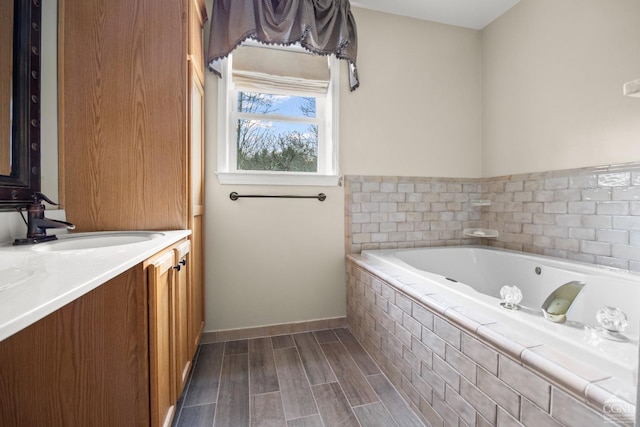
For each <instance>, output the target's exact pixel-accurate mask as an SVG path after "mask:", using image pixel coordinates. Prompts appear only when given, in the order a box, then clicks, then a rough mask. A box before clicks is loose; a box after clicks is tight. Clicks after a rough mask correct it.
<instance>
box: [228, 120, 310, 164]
mask: <svg viewBox="0 0 640 427" xmlns="http://www.w3.org/2000/svg"><path fill="white" fill-rule="evenodd" d="M236 141H237V149H238V165H237V168H238V170H262V171H283V172H317V171H318V126H317V125H309V124H302V123H287V122H274V121H267V120H244V119H240V120H238V123H237V127H236Z"/></svg>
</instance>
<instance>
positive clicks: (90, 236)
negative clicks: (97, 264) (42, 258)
mask: <svg viewBox="0 0 640 427" xmlns="http://www.w3.org/2000/svg"><path fill="white" fill-rule="evenodd" d="M162 236H164V234H163V233H158V232H152V231H107V232H99V233H75V234H63V235H60V236H58V240H53V241H50V242H45V243H38V244H36V245H33V246H31V250H32V251H37V252H49V251H74V250H79V249H99V248H107V247H110V246H120V245H130V244H133V243H141V242H147V241H149V240H152V239H156V238H158V237H162Z"/></svg>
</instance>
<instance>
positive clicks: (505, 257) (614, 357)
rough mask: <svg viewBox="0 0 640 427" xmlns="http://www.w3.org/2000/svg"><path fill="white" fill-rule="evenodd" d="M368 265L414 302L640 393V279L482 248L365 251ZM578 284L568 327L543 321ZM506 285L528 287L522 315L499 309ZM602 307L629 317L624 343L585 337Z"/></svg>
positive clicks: (639, 276) (548, 259)
mask: <svg viewBox="0 0 640 427" xmlns="http://www.w3.org/2000/svg"><path fill="white" fill-rule="evenodd" d="M362 260H363V262H364V263H367V264H369V265H371V266H372V267H373V268H374V269H377V270H378V271H381V272H383V274H384V275H385V276H387V277H391V278H394V279H395V281H396V282H397V283H400V284H401V285H402V286H403V287H404V288H405V289H404V290H405V291H406V292H407V294H409V295H410V296H412V297H414V298H417V297H420V296H429V297H431V298H432V299H433V300H435V301H440V302H443V304H444V306H445V307H446V306H448V307H450V308H452V309H456V310H466V311H467V312H469V313H475V317H476V318H479V319H481V322H480V323H482V324H486V325H490V324H493V323H502V324H503V325H505V326H506V327H508V328H511V329H514V330H516V331H518V333H519V334H520V335H524V336H527V337H530V338H531V340H532V341H533V342H536V343H540V344H541V345H545V346H551V349H553V353H555V354H558V353H559V354H562V355H563V357H565V358H568V360H569V362H566V363H564V365H565V367H566V365H571V360H575V361H576V362H579V363H581V364H587V365H588V366H589V367H592V368H595V371H596V372H597V375H595V376H593V378H597V377H598V376H601V377H602V378H609V377H611V378H617V379H619V380H621V381H622V383H623V384H625V386H628V387H629V389H630V390H633V391H635V388H636V384H637V379H638V374H637V372H638V330H639V326H640V275H636V274H633V273H625V272H620V271H614V270H611V269H605V268H600V267H597V266H592V265H588V264H583V263H577V262H571V261H563V260H558V259H556V258H550V257H544V256H536V255H528V254H523V253H521V252H513V251H507V250H500V249H494V248H488V247H479V246H465V247H442V248H424V249H403V250H379V251H363V252H362ZM538 272H539V274H538ZM573 280H578V281H582V282H585V283H586V285H585V287H584V290H583V292H582V293H581V294H580V295H579V296H578V298H577V299H576V301H575V302H574V304H573V305H572V307H571V310H570V312H569V315H568V320H567V322H566V323H564V324H557V323H553V322H550V321H548V320H545V319H544V317H543V315H542V311H541V310H540V308H541V306H542V303H543V302H544V300H545V299H546V298H547V296H548V295H549V294H550V293H552V292H553V291H554V290H555V289H556V288H557V287H559V286H560V285H562V284H564V283H567V282H569V281H573ZM505 285H511V286H512V285H515V286H517V287H518V288H520V289H521V290H522V294H523V297H524V298H523V300H522V302H521V305H522V306H523V308H522V309H521V310H517V311H514V310H507V309H505V308H503V307H501V306H500V302H501V300H500V296H499V295H500V289H501V288H502V286H505ZM604 306H613V307H618V308H620V309H622V310H623V311H624V312H625V313H626V315H627V317H628V320H629V326H628V327H627V330H626V331H625V332H624V336H625V337H626V338H627V341H626V342H616V341H613V340H608V339H602V338H601V337H600V336H599V335H598V336H594V335H591V334H588V333H587V332H585V325H592V326H597V322H596V318H595V315H596V312H597V311H598V310H599V309H600V308H601V307H604ZM634 401H635V399H634Z"/></svg>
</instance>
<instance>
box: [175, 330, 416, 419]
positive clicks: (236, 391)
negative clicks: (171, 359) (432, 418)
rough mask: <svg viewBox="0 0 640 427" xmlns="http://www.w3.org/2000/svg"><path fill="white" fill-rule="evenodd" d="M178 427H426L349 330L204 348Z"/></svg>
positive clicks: (178, 413) (180, 409) (181, 404)
mask: <svg viewBox="0 0 640 427" xmlns="http://www.w3.org/2000/svg"><path fill="white" fill-rule="evenodd" d="M173 426H174V427H198V426H208V427H211V426H214V427H222V426H229V427H242V426H256V427H257V426H264V427H271V426H286V427H294V426H300V427H302V426H305V427H315V426H320V427H321V426H325V427H334V426H362V427H374V426H394V427H412V426H424V424H423V422H422V421H421V420H420V419H419V418H418V416H417V415H416V414H415V413H414V412H413V411H412V410H411V409H410V408H409V406H408V405H407V403H406V402H405V401H404V400H403V399H402V397H401V396H400V394H398V392H397V391H396V389H395V388H394V387H393V386H392V385H391V383H390V382H389V381H388V379H387V378H386V377H385V375H384V374H382V372H381V371H380V369H379V368H378V366H377V365H376V364H375V363H374V362H373V360H372V359H371V358H370V357H369V355H368V354H367V353H366V352H365V350H364V349H363V348H362V347H361V346H360V344H359V343H358V342H357V341H356V339H355V338H354V337H353V335H352V334H351V332H350V331H349V330H348V329H346V328H338V329H326V330H322V331H315V332H305V333H299V334H291V335H280V336H276V337H267V338H254V339H245V340H238V341H227V342H224V343H213V344H201V345H200V346H199V349H198V353H197V355H196V358H195V363H194V366H193V369H192V372H191V378H190V379H189V383H188V384H187V386H186V388H185V391H184V393H183V395H182V397H181V399H180V402H178V405H177V410H176V415H175V417H174V421H173Z"/></svg>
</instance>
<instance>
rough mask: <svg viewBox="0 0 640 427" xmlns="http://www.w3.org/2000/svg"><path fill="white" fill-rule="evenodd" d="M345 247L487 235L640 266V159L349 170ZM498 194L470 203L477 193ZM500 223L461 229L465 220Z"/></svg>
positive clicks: (522, 246)
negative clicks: (442, 170)
mask: <svg viewBox="0 0 640 427" xmlns="http://www.w3.org/2000/svg"><path fill="white" fill-rule="evenodd" d="M346 198H347V199H346V232H347V236H346V237H347V253H359V252H360V251H361V250H365V249H394V248H410V247H423V246H443V245H461V244H485V245H491V246H497V247H504V248H507V249H513V250H518V251H524V252H530V253H537V254H544V255H549V256H554V257H559V258H568V259H572V260H578V261H582V262H588V263H592V264H599V265H604V266H609V267H615V268H621V269H624V270H631V271H640V164H639V163H633V164H625V165H614V166H602V167H594V168H584V169H570V170H563V171H554V172H544V173H532V174H522V175H512V176H504V177H496V178H482V179H473V178H468V179H465V178H413V177H380V176H347V177H346ZM478 199H488V200H491V205H490V206H482V207H479V206H472V204H471V201H472V200H478ZM476 227H482V228H489V229H495V230H498V232H499V236H498V238H497V239H476V238H472V239H468V238H463V236H462V230H463V229H464V228H476Z"/></svg>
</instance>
